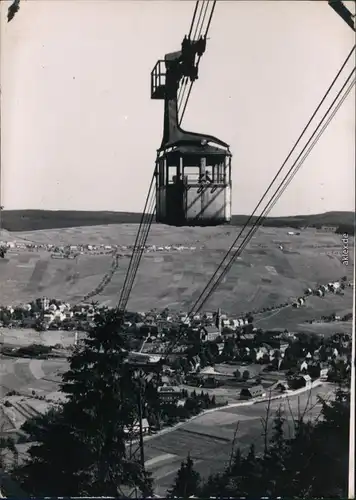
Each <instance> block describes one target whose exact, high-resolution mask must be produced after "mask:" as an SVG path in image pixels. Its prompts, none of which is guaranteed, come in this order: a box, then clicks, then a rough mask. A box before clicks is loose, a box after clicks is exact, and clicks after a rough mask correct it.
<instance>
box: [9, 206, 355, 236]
mask: <svg viewBox="0 0 356 500" xmlns="http://www.w3.org/2000/svg"><path fill="white" fill-rule="evenodd" d="M248 218H249V216H247V215H233V216H232V221H231V223H232V225H234V226H238V225H243V224H245V223H246V221H247V220H248ZM254 219H256V217H254ZM140 221H141V214H140V213H133V212H105V211H102V212H101V211H99V212H98V211H95V212H93V211H75V210H58V211H57V210H4V211H3V212H2V227H3V228H4V229H7V230H8V231H12V232H14V231H16V232H17V231H37V230H41V229H56V228H66V227H79V226H97V225H104V224H137V223H139V222H140ZM320 225H332V226H339V225H342V226H350V228H351V229H350V230H348V232H349V234H351V232H353V231H352V228H353V226H354V214H353V212H326V213H324V214H316V215H298V216H290V217H268V218H267V219H266V220H265V222H264V226H266V227H305V226H311V227H315V226H320Z"/></svg>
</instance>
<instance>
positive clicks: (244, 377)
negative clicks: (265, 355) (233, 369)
mask: <svg viewBox="0 0 356 500" xmlns="http://www.w3.org/2000/svg"><path fill="white" fill-rule="evenodd" d="M242 378H243V380H245V381H246V380H248V379H249V378H250V372H249V371H248V370H244V372H243V374H242Z"/></svg>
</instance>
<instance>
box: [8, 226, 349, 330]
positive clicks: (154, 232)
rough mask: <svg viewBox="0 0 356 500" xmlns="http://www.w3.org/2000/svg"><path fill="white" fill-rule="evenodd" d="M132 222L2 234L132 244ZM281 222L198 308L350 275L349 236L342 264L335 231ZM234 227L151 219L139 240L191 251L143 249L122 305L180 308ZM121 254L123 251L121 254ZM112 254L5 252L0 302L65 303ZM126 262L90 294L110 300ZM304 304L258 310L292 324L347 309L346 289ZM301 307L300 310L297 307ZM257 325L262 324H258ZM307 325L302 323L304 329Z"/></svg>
mask: <svg viewBox="0 0 356 500" xmlns="http://www.w3.org/2000/svg"><path fill="white" fill-rule="evenodd" d="M137 228H138V225H137V224H118V225H107V226H92V227H90V226H86V227H77V228H64V229H49V230H40V231H28V232H17V233H10V235H11V237H12V238H13V239H14V240H17V241H32V242H35V243H52V244H54V245H60V244H72V245H75V244H80V243H83V244H94V245H95V244H105V245H113V244H117V245H125V246H127V245H132V244H133V243H134V240H135V235H136V231H137ZM290 231H292V230H290V229H288V228H284V227H283V228H272V227H263V228H260V229H259V231H258V232H257V233H256V235H255V236H254V237H253V238H252V240H251V242H250V243H249V245H248V247H247V248H246V249H245V250H244V251H243V253H242V255H241V257H239V258H238V259H237V260H236V261H235V262H234V264H233V266H232V268H231V269H230V271H229V273H228V274H227V276H226V277H225V278H224V280H223V282H222V283H221V285H220V287H219V288H218V290H217V291H216V292H215V293H214V294H213V295H212V297H211V298H210V299H209V301H208V302H207V303H206V306H205V310H215V309H216V308H217V307H222V309H223V310H224V311H226V312H229V313H233V314H240V313H244V312H247V311H251V310H253V309H261V308H263V307H270V306H273V305H278V304H280V303H283V302H286V301H290V300H293V299H295V298H297V297H299V296H300V295H302V294H303V291H304V289H305V288H306V287H309V286H314V285H316V284H318V283H326V282H328V281H331V280H335V279H339V278H340V277H341V276H343V275H348V276H349V277H350V279H352V278H351V275H352V260H351V259H352V245H353V238H351V237H350V241H349V259H350V260H349V265H348V266H344V265H343V264H342V263H341V261H340V255H339V254H340V252H341V250H342V242H341V235H338V234H334V233H328V232H323V231H321V230H316V229H314V228H309V229H305V230H300V234H299V235H296V234H288V233H289V232H290ZM238 232H239V228H238V227H234V226H220V227H215V228H214V227H210V228H191V227H190V228H189V227H188V228H173V227H168V226H164V225H153V226H152V228H151V231H150V235H149V237H148V241H147V244H149V245H157V246H165V245H174V244H176V245H179V244H180V245H185V246H192V247H195V250H194V251H193V250H187V251H181V252H174V251H164V252H152V253H146V254H144V256H143V258H142V261H141V265H140V268H139V271H138V274H137V278H136V283H135V286H134V288H133V290H132V294H131V297H130V301H129V304H128V308H129V309H130V310H149V309H150V308H154V307H156V308H159V309H163V308H164V307H169V308H171V309H173V310H188V309H189V308H190V307H191V306H192V305H193V302H194V300H195V299H196V298H197V297H198V296H199V294H200V292H201V291H202V290H203V288H204V286H205V285H206V284H207V282H208V280H209V278H210V277H211V276H212V275H213V273H214V271H215V270H216V268H217V265H218V264H219V263H220V261H221V260H222V258H223V257H224V255H225V252H226V251H227V249H228V248H229V247H230V246H231V245H232V243H233V241H234V239H235V238H236V236H237V234H238ZM126 253H127V252H126ZM112 259H113V256H112V255H89V254H83V255H79V256H78V257H77V258H76V259H74V260H64V259H63V260H56V259H52V258H51V256H50V253H49V252H45V251H33V252H30V251H27V250H26V251H25V250H20V249H18V250H12V251H11V252H10V251H9V252H8V253H7V255H6V258H5V259H1V260H0V303H1V304H14V303H20V302H25V301H29V300H32V299H34V298H36V297H41V296H47V297H51V298H52V297H53V298H58V299H63V300H67V301H70V302H72V303H73V302H79V301H80V300H81V299H82V298H83V297H84V296H85V295H86V294H88V293H89V292H90V291H91V290H93V289H94V288H96V287H97V285H98V284H99V283H100V281H101V280H102V278H103V276H104V275H105V274H107V273H108V272H109V271H110V267H111V264H112ZM128 265H129V258H128V257H125V256H121V257H120V259H119V266H118V269H117V271H116V272H115V274H114V276H113V277H112V280H111V281H110V283H109V284H108V285H107V287H106V288H105V289H104V290H103V292H102V293H101V294H100V295H98V296H97V297H95V300H98V301H99V302H101V303H105V304H107V305H115V304H116V303H117V301H118V299H119V295H120V291H121V287H122V285H123V282H124V278H125V274H126V271H127V268H128ZM312 301H313V302H311V303H308V304H307V305H306V306H305V307H304V308H301V309H298V310H292V308H287V309H285V310H283V311H280V312H279V313H277V314H275V320H274V321H273V322H272V313H269V314H267V315H266V320H265V321H266V322H267V323H266V324H264V325H263V326H265V327H272V326H271V324H268V318H269V317H271V319H270V321H269V323H273V325H274V326H275V324H276V323H279V322H281V323H284V322H288V323H291V322H292V323H295V321H296V319H295V318H296V316H298V318H299V321H298V322H302V323H303V322H304V321H305V319H311V318H310V315H312V317H318V315H319V314H320V315H322V314H327V311H328V313H329V314H330V313H331V312H334V311H330V308H331V307H336V308H337V309H336V310H337V311H338V310H340V309H342V310H343V311H344V310H345V311H346V312H348V311H349V310H351V304H352V293H351V289H350V291H347V293H345V296H344V297H336V296H327V297H325V298H324V299H323V300H321V299H320V300H319V299H317V298H313V299H312ZM302 310H303V311H302ZM261 326H262V323H261ZM310 326H312V327H313V328H315V327H314V326H313V325H308V328H309V327H310Z"/></svg>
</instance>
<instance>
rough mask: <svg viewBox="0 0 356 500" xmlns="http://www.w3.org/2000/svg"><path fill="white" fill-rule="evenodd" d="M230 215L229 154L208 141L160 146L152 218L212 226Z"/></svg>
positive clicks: (228, 219)
mask: <svg viewBox="0 0 356 500" xmlns="http://www.w3.org/2000/svg"><path fill="white" fill-rule="evenodd" d="M230 219H231V155H230V153H229V152H228V151H226V150H224V149H223V148H219V147H217V146H213V145H209V144H199V143H198V144H186V145H180V146H176V147H173V148H172V149H171V150H163V151H161V152H160V155H159V158H158V165H157V170H156V220H157V222H160V223H162V224H170V225H174V226H215V225H219V224H226V223H228V222H230Z"/></svg>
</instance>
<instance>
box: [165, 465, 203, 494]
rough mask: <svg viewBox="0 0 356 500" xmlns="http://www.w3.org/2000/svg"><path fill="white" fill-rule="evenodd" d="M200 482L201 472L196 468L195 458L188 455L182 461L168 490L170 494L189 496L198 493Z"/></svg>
mask: <svg viewBox="0 0 356 500" xmlns="http://www.w3.org/2000/svg"><path fill="white" fill-rule="evenodd" d="M200 482H201V478H200V474H199V472H197V471H196V470H195V469H194V463H193V460H192V459H191V457H190V455H188V457H187V459H186V461H185V462H184V461H183V462H182V463H181V466H180V469H179V470H178V473H177V476H176V478H175V481H174V484H173V486H172V488H171V490H169V492H168V496H169V497H180V498H189V497H190V496H191V495H197V494H198V492H199V486H200Z"/></svg>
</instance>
